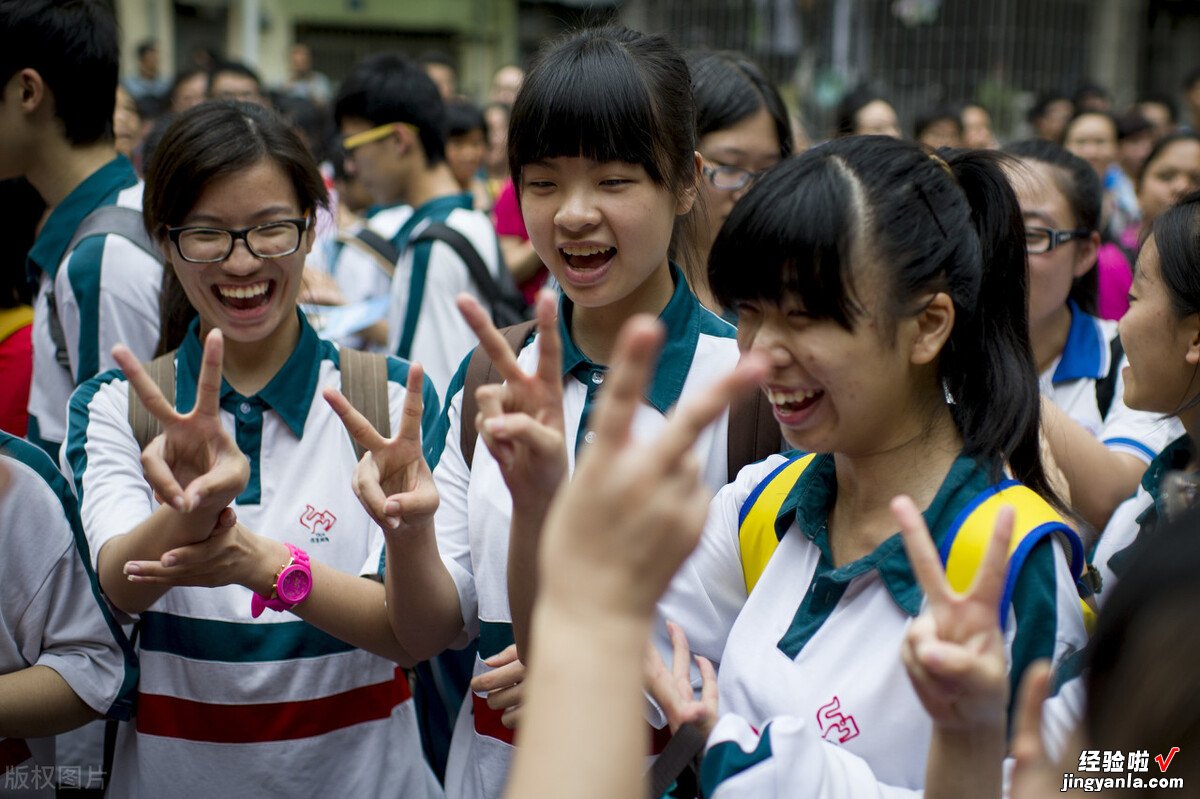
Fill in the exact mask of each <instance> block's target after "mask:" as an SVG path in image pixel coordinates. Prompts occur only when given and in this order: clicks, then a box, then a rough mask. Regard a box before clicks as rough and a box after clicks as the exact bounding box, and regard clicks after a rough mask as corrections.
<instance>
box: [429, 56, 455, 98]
mask: <svg viewBox="0 0 1200 799" xmlns="http://www.w3.org/2000/svg"><path fill="white" fill-rule="evenodd" d="M425 74H426V75H428V76H429V78H430V80H432V81H433V83H434V85H436V86H437V87H438V93H439V94H441V95H442V99H443V100H453V99H454V98H455V97H457V96H458V75H457V74H456V73H455V71H454V67H452V66H450V65H449V64H426V65H425Z"/></svg>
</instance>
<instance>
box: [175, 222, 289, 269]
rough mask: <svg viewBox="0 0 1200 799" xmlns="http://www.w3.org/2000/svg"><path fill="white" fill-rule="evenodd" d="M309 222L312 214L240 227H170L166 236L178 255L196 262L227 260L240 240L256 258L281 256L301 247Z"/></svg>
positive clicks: (211, 262) (210, 262)
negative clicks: (234, 228)
mask: <svg viewBox="0 0 1200 799" xmlns="http://www.w3.org/2000/svg"><path fill="white" fill-rule="evenodd" d="M310 223H311V217H307V216H306V217H304V218H302V219H277V220H275V221H274V222H264V223H263V224H261V225H252V226H251V227H244V228H240V229H237V230H233V229H230V228H221V227H207V226H188V227H169V228H167V236H168V238H170V239H171V243H173V244H174V245H175V249H176V250H178V251H179V256H180V257H181V258H183V260H185V261H187V262H189V263H193V264H215V263H219V262H221V261H224V260H225V259H226V258H228V257H229V256H230V254H231V253H232V252H233V245H234V243H235V242H236V241H237V240H238V239H241V240H242V241H244V242H246V248H247V249H248V250H250V253H251V254H252V255H254V256H255V257H256V258H282V257H283V256H285V255H291V254H292V253H294V252H295V251H296V250H298V249H300V242H301V241H302V240H303V238H304V231H306V230H308V226H309V224H310Z"/></svg>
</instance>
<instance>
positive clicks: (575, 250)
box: [560, 247, 612, 255]
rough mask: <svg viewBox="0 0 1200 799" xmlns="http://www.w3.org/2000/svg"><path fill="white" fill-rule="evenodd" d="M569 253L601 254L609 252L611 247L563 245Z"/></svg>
mask: <svg viewBox="0 0 1200 799" xmlns="http://www.w3.org/2000/svg"><path fill="white" fill-rule="evenodd" d="M560 249H561V250H562V251H563V252H564V253H566V254H567V255H599V254H600V253H602V252H608V251H609V250H611V249H612V248H611V247H561V248H560Z"/></svg>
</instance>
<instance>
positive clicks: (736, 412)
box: [725, 389, 788, 483]
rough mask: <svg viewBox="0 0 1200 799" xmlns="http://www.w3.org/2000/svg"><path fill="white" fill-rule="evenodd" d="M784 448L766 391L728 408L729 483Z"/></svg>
mask: <svg viewBox="0 0 1200 799" xmlns="http://www.w3.org/2000/svg"><path fill="white" fill-rule="evenodd" d="M785 449H788V447H785V446H784V443H783V436H782V434H781V433H780V432H779V422H778V421H776V420H775V412H774V410H772V408H771V402H770V400H768V399H767V395H766V392H764V391H759V390H758V389H755V390H754V392H753V393H751V394H749V395H747V396H745V397H743V398H741V399H739V400H738V401H737V402H735V403H733V404H732V405H730V406H729V436H728V443H727V446H726V450H725V452H726V458H727V460H728V463H727V469H728V471H727V474H728V475H729V477H728V481H729V482H731V483H732V482H733V479H734V478H735V477H737V474H738V472H740V471H741V470H742V467H743V466H747V465H749V464H751V463H758V462H759V461H761V460H762V459H763V458H767V457H770V456H771V455H777V454H779V453H780V452H783V451H784V450H785Z"/></svg>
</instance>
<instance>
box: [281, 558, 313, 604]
mask: <svg viewBox="0 0 1200 799" xmlns="http://www.w3.org/2000/svg"><path fill="white" fill-rule="evenodd" d="M310 588H312V575H310V574H309V573H308V572H307V571H305V570H304V569H301V568H299V567H296V566H292V567H290V568H287V569H284V571H283V574H281V575H279V582H278V584H277V585H276V586H275V593H276V595H278V597H279V598H280V599H282V600H283V601H284V602H288V603H291V604H295V603H297V602H300V601H302V600H303V599H304V598H305V597H307V596H308V591H309V589H310Z"/></svg>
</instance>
